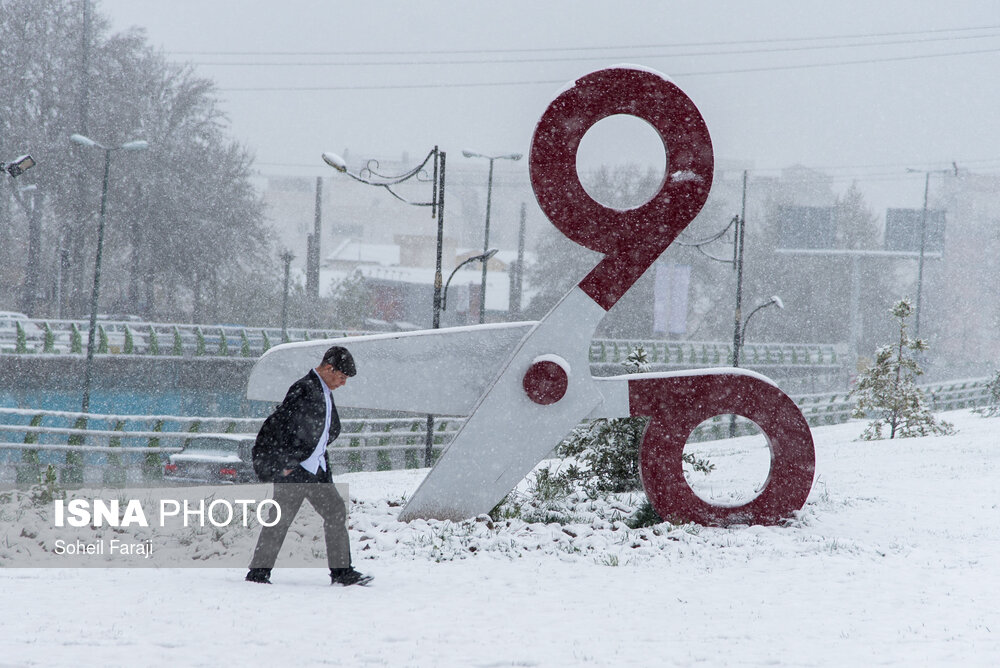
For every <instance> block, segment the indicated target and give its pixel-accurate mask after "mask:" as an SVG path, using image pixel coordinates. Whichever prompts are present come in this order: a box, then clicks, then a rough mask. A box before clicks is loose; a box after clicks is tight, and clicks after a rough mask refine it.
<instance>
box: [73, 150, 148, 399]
mask: <svg viewBox="0 0 1000 668" xmlns="http://www.w3.org/2000/svg"><path fill="white" fill-rule="evenodd" d="M70 141H72V142H73V143H74V144H78V145H80V146H86V147H88V148H96V149H100V150H102V151H104V183H103V186H102V187H101V212H100V215H99V216H98V219H97V255H96V259H95V261H94V288H93V290H92V291H91V293H90V328H89V330H88V332H87V362H86V366H85V368H84V372H83V401H82V402H81V409H80V411H81V412H82V413H89V412H90V387H91V383H92V382H93V377H94V338H95V336H96V332H97V303H98V298H99V296H100V291H101V256H102V254H103V252H104V220H105V214H106V212H107V205H108V175H109V174H110V172H111V153H112V151H119V150H121V151H144V150H146V149H147V148H149V144H148V143H147V142H146V141H144V140H137V141H130V142H127V143H125V144H122V145H121V146H115V147H110V148H109V147H107V146H103V145H101V144H99V143H98V142H96V141H94V140H93V139H90V138H89V137H85V136H84V135H80V134H75V135H71V136H70Z"/></svg>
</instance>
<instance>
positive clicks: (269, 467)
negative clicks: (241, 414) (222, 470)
mask: <svg viewBox="0 0 1000 668" xmlns="http://www.w3.org/2000/svg"><path fill="white" fill-rule="evenodd" d="M322 382H323V381H322V380H320V378H319V376H318V375H317V374H316V373H315V372H313V371H310V372H309V373H308V374H306V375H305V376H303V377H302V378H299V379H298V380H297V381H295V383H294V384H292V386H291V387H290V388H288V393H287V394H286V395H285V399H284V401H282V402H281V404H279V405H278V407H277V408H275V409H274V412H273V413H271V415H270V416H269V417H268V418H267V419H266V420H264V424H263V426H262V427H261V428H260V431H259V432H257V440H256V442H255V443H254V446H253V469H254V471H255V472H256V473H257V477H258V478H260V480H261V482H272V481H274V480H275V478H277V477H279V476H280V474H281V471H282V470H283V469H295V468H296V467H298V466H299V464H300V463H301V462H303V461H304V460H306V459H308V458H309V456H310V455H311V454H312V453H313V450H315V449H316V444H317V443H319V437H320V435H321V434H322V433H323V424H324V423H325V422H326V401H325V400H324V399H323V387H322V385H321V383H322ZM330 399H331V401H330V408H331V415H330V432H329V433H330V436H329V441H328V444H332V443H333V440H334V439H335V438H337V436H339V435H340V417H339V416H338V415H337V407H336V405H335V404H334V403H333V397H331V398H330ZM326 470H327V471H329V470H330V459H329V454H327V460H326Z"/></svg>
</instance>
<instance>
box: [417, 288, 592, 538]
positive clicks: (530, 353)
mask: <svg viewBox="0 0 1000 668" xmlns="http://www.w3.org/2000/svg"><path fill="white" fill-rule="evenodd" d="M604 313H605V312H604V310H603V309H602V308H601V307H600V306H598V305H597V304H596V303H595V302H594V301H593V300H592V299H591V298H590V297H588V296H587V295H586V294H584V293H583V292H582V291H581V290H580V289H579V288H574V289H573V291H572V292H570V293H569V294H568V295H567V296H566V297H565V298H564V299H563V300H562V301H561V302H560V303H559V304H558V305H557V306H556V308H554V309H553V310H552V312H551V313H549V315H547V316H546V317H545V320H543V321H542V322H541V323H539V324H538V326H537V327H536V328H535V329H534V330H532V331H531V332H530V334H529V335H528V336H526V337H525V339H524V341H522V342H521V343H520V345H519V346H518V347H517V349H516V350H515V351H514V353H513V355H512V356H511V358H510V360H508V361H507V363H506V365H505V366H504V367H503V372H502V373H501V374H500V375H499V377H498V378H497V379H496V381H495V382H493V383H492V384H491V385H490V387H489V388H488V389H487V391H486V392H485V393H484V395H483V396H482V398H481V399H480V401H479V402H478V404H477V405H476V406H475V407H474V409H473V411H472V415H471V416H470V417H469V419H468V420H466V422H465V424H464V425H463V427H462V429H461V430H460V431H459V432H458V434H457V435H456V436H455V438H454V439H453V440H452V442H451V444H450V445H449V446H448V449H447V450H445V451H444V454H443V455H442V456H441V459H440V460H438V463H437V464H436V465H435V466H434V468H433V469H431V471H430V473H428V474H427V477H426V478H425V479H424V481H423V483H421V485H420V487H418V488H417V491H416V492H415V493H414V494H413V497H412V498H411V499H410V502H409V503H408V504H407V505H406V507H405V508H403V511H402V512H401V513H400V515H399V518H400V520H402V521H408V520H412V519H418V518H434V519H450V520H456V521H457V520H462V519H466V518H469V517H475V516H476V515H479V514H481V513H486V512H489V511H490V510H491V509H492V508H493V506H495V505H496V504H497V503H498V502H499V501H500V500H501V499H503V497H504V496H506V494H507V493H508V492H509V491H510V490H511V489H513V488H514V486H515V485H517V483H518V482H520V481H521V480H522V479H523V478H524V476H525V475H527V474H528V473H529V472H530V471H531V469H532V468H534V466H535V465H536V464H537V463H538V462H539V461H541V460H542V459H543V458H544V457H545V456H546V455H548V454H549V453H550V452H551V451H552V449H553V448H554V447H555V446H556V445H557V444H558V443H559V441H561V440H562V439H563V438H564V437H565V436H566V434H568V433H569V432H570V430H571V429H573V427H575V426H576V425H577V424H579V422H580V420H581V419H582V418H584V417H586V416H587V415H588V414H589V413H591V412H592V411H593V410H594V409H595V407H597V406H598V405H599V404H601V403H602V401H603V397H602V395H601V393H600V391H599V390H598V387H597V384H596V383H594V379H593V378H592V377H591V376H590V360H589V343H590V337H591V334H592V333H593V331H594V327H596V325H597V323H598V322H600V319H601V318H602V317H603V316H604ZM556 355H558V356H559V358H560V359H562V360H563V361H564V362H565V363H566V366H567V367H568V368H569V373H568V380H569V382H568V386H567V389H566V393H565V394H564V395H563V396H562V398H561V399H559V400H558V401H556V402H555V403H551V404H547V405H542V404H539V403H535V402H534V401H532V400H531V399H530V398H529V396H528V394H527V393H526V392H525V387H524V378H525V374H526V373H527V371H528V369H529V368H530V367H531V366H532V364H533V363H534V362H535V361H536V360H537V359H538V358H539V356H556Z"/></svg>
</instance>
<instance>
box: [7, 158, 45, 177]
mask: <svg viewBox="0 0 1000 668" xmlns="http://www.w3.org/2000/svg"><path fill="white" fill-rule="evenodd" d="M35 164H37V163H35V159H34V158H32V157H31V156H30V155H22V156H19V157H17V158H14V159H13V160H12V161H10V162H3V161H0V169H3V170H6V172H7V173H8V174H10V178H12V179H13V178H16V177H18V176H20V175H21V174H24V173H25V172H26V171H28V170H29V169H31V168H32V167H34V166H35Z"/></svg>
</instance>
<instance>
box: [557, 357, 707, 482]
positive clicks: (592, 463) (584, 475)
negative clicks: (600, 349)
mask: <svg viewBox="0 0 1000 668" xmlns="http://www.w3.org/2000/svg"><path fill="white" fill-rule="evenodd" d="M622 366H624V367H625V370H626V371H627V372H628V373H643V372H645V371H648V370H649V357H648V356H647V354H646V350H645V349H644V348H643V347H642V346H636V347H635V348H633V349H632V350H631V351H629V354H628V357H626V359H625V361H624V362H623V363H622ZM645 432H646V418H635V417H627V418H610V419H609V418H600V419H598V420H594V421H593V422H591V423H589V424H587V425H583V426H580V427H577V428H576V429H575V430H573V433H572V434H571V435H570V437H569V438H567V439H566V440H565V441H563V442H562V443H560V444H559V447H558V449H557V453H558V454H559V456H561V457H576V458H577V459H579V460H580V461H581V462H582V463H583V464H584V465H585V467H586V468H582V469H581V468H580V467H577V466H569V467H567V469H566V471H565V473H564V474H563V475H565V476H566V477H568V478H570V479H575V480H579V481H581V482H583V483H584V485H585V486H587V487H589V488H591V489H592V490H594V491H596V492H629V491H634V490H638V489H641V488H642V481H641V480H640V478H639V449H640V447H641V446H642V438H643V435H644V434H645ZM684 461H685V462H686V463H687V464H688V465H690V466H692V467H693V468H694V470H696V471H701V472H703V473H708V472H710V471H711V470H712V469H713V468H715V467H714V465H713V464H711V463H710V462H708V461H707V460H703V459H697V458H695V457H694V456H693V455H691V454H689V453H685V455H684Z"/></svg>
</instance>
